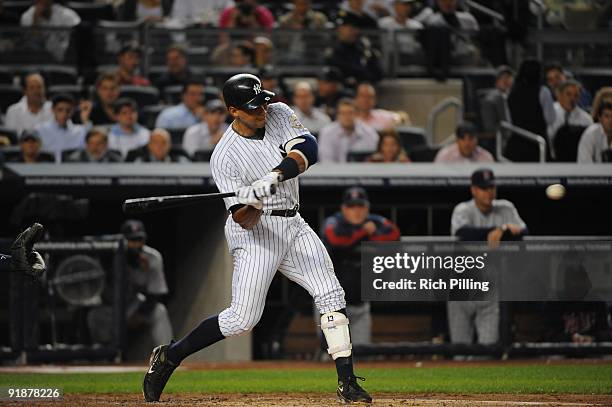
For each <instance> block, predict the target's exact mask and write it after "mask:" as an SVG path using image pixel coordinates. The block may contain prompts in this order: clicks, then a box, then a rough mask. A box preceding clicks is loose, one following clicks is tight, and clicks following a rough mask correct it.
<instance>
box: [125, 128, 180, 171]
mask: <svg viewBox="0 0 612 407" xmlns="http://www.w3.org/2000/svg"><path fill="white" fill-rule="evenodd" d="M171 147H172V140H171V139H170V133H168V132H167V131H166V130H164V129H160V128H157V129H154V130H153V131H152V132H151V138H150V139H149V143H148V144H147V145H146V146H144V147H141V148H138V149H136V150H132V151H130V153H129V154H128V158H127V161H133V162H136V163H170V162H172V163H185V162H189V159H188V158H187V157H185V156H184V155H181V154H174V153H172V152H171V150H170V149H171Z"/></svg>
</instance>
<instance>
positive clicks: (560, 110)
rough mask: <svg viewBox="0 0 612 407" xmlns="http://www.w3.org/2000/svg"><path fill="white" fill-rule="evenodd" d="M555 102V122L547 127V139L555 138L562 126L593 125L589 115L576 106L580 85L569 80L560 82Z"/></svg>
mask: <svg viewBox="0 0 612 407" xmlns="http://www.w3.org/2000/svg"><path fill="white" fill-rule="evenodd" d="M556 94H557V101H556V102H555V103H554V105H553V107H554V109H555V121H554V122H553V123H552V124H551V125H550V126H548V131H547V132H548V137H549V138H550V140H553V139H554V138H555V135H556V134H557V130H559V128H561V126H563V125H564V124H569V125H572V126H582V127H588V126H590V125H591V124H593V119H592V118H591V115H590V114H588V113H587V112H585V111H584V110H582V108H580V107H579V106H578V101H579V100H580V83H579V82H577V81H575V80H573V79H570V80H567V81H565V82H562V83H561V84H560V85H559V86H558V87H557V89H556Z"/></svg>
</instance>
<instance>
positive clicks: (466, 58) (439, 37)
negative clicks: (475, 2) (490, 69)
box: [415, 0, 480, 79]
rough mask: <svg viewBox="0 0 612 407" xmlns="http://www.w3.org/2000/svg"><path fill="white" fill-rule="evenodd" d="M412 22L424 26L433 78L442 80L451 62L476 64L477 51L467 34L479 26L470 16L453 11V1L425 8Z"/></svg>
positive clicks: (442, 0)
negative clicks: (416, 21) (415, 21)
mask: <svg viewBox="0 0 612 407" xmlns="http://www.w3.org/2000/svg"><path fill="white" fill-rule="evenodd" d="M415 19H416V20H418V21H420V22H421V23H422V24H423V25H424V26H425V27H426V30H425V32H424V35H425V37H424V38H425V39H424V44H425V45H424V47H425V52H426V56H427V66H428V69H429V71H430V73H432V74H433V75H434V76H435V77H436V78H439V79H442V78H445V77H446V75H447V73H448V69H449V66H450V64H451V63H455V64H461V65H465V64H467V65H470V64H471V65H473V64H476V63H478V62H479V59H480V58H479V52H478V49H477V48H476V46H475V45H474V44H473V43H472V40H471V38H470V34H471V33H473V32H475V31H478V30H479V29H480V27H479V26H478V22H477V21H476V19H475V18H474V16H473V15H471V14H470V13H468V12H464V11H458V10H457V0H436V8H435V9H434V8H432V7H426V8H425V9H423V11H421V13H419V15H417V16H416V17H415Z"/></svg>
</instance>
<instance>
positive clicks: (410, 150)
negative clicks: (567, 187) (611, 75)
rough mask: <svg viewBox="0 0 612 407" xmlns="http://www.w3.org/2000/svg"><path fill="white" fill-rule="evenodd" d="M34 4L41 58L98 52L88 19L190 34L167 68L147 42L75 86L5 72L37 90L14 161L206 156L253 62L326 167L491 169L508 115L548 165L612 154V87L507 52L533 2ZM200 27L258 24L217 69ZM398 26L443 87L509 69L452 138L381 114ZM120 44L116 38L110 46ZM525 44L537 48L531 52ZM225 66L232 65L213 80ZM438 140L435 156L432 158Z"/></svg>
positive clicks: (20, 119) (11, 123) (515, 145)
mask: <svg viewBox="0 0 612 407" xmlns="http://www.w3.org/2000/svg"><path fill="white" fill-rule="evenodd" d="M31 3H32V5H31V6H30V7H28V8H27V9H25V11H23V12H22V14H21V15H17V13H16V12H15V11H16V9H14V8H13V9H11V8H8V7H0V10H1V11H0V19H1V20H2V22H3V24H6V26H7V27H9V26H10V24H14V25H21V26H22V27H24V28H25V27H28V28H29V30H31V32H30V34H31V35H30V36H29V39H28V41H29V42H31V43H36V42H38V44H39V47H38V48H36V47H34V48H35V49H37V52H38V53H39V56H40V59H39V61H38V62H39V63H38V64H37V66H39V67H40V66H44V65H43V64H41V63H42V62H43V61H45V60H48V58H51V59H55V61H54V62H57V61H61V60H62V58H63V57H64V56H65V55H66V53H67V52H70V51H69V50H70V49H73V48H75V47H76V48H78V47H79V46H80V47H82V46H83V44H80V45H79V41H76V39H75V32H76V33H78V35H85V33H86V32H87V31H86V30H85V29H84V28H82V27H89V28H90V29H91V25H92V24H93V25H96V24H102V22H101V21H97V19H99V20H103V19H114V20H116V21H114V22H115V23H117V24H119V23H120V22H126V21H128V22H137V23H139V24H145V25H155V26H156V27H165V28H167V29H168V30H174V31H172V33H173V34H172V35H171V38H172V40H173V41H174V42H173V43H169V44H167V46H165V49H164V50H163V51H162V50H155V52H164V53H165V55H164V57H165V66H163V67H161V66H158V67H157V69H153V67H152V66H150V65H149V64H150V59H151V58H149V57H148V55H147V53H151V52H152V51H151V50H150V49H147V48H146V47H144V46H143V44H138V43H135V42H134V41H128V42H126V43H124V44H119V46H115V48H116V51H115V66H114V67H113V66H109V65H99V66H97V67H95V69H94V70H93V72H94V73H95V75H92V74H91V70H90V71H87V72H85V71H86V70H83V71H82V72H78V73H79V74H81V75H77V76H75V77H74V78H73V79H72V80H70V79H65V80H63V81H62V80H58V79H57V75H54V74H53V65H48V66H46V68H44V69H40V70H39V71H37V70H36V66H34V67H32V69H31V70H28V69H20V68H19V67H15V66H9V65H7V66H5V67H4V68H5V69H4V72H6V75H4V76H2V75H0V77H2V78H4V79H5V81H6V82H7V84H6V85H0V88H1V89H0V93H3V92H5V93H6V92H8V93H6V95H3V96H6V97H5V98H4V99H5V100H7V101H8V100H14V99H15V98H17V97H18V96H19V95H16V94H15V92H16V90H18V91H19V92H22V95H21V97H20V98H19V100H17V101H16V102H15V103H12V104H11V103H8V102H6V101H5V102H4V105H5V106H2V107H1V108H2V112H1V116H0V120H1V123H2V124H1V126H2V127H1V128H0V146H2V147H0V153H2V155H1V156H0V159H1V160H3V161H7V162H11V161H13V162H14V161H16V162H26V163H35V162H48V161H50V158H51V157H52V158H53V160H51V161H55V162H56V163H62V162H104V163H112V162H121V161H129V162H189V161H206V160H208V158H209V157H210V154H211V151H212V149H213V148H214V146H215V144H216V142H217V141H218V140H219V138H220V136H221V135H222V132H223V130H224V129H225V128H226V126H227V124H228V123H227V121H228V116H227V115H226V114H225V112H224V108H223V104H222V102H219V101H218V100H219V99H220V98H221V95H220V92H219V90H218V86H219V85H221V84H222V82H223V80H224V79H225V78H227V77H229V76H230V75H231V74H233V73H236V72H240V71H244V70H246V71H249V72H254V73H257V74H259V76H260V77H261V78H262V81H263V83H264V87H265V88H266V89H269V90H272V91H274V92H275V93H276V97H275V99H274V100H273V102H276V101H282V102H286V103H288V104H290V105H291V106H292V108H293V109H294V111H295V113H296V115H297V117H298V119H299V120H300V121H301V122H302V123H304V124H305V126H306V127H307V128H309V129H310V130H311V132H312V133H313V134H314V135H315V136H317V137H318V138H319V144H320V149H321V157H322V159H321V161H323V162H324V161H327V162H346V161H369V162H377V163H380V162H404V163H408V162H411V161H436V162H470V161H482V162H491V161H493V160H494V158H493V155H492V154H491V153H493V152H494V144H491V143H488V144H487V145H485V146H482V147H481V146H479V145H478V140H479V138H480V137H482V136H483V135H484V136H486V135H489V136H490V135H491V134H494V133H495V132H497V131H498V130H499V129H500V123H501V122H502V121H506V122H509V123H512V124H513V125H515V126H518V127H520V128H522V129H525V130H528V131H530V132H532V133H535V134H537V135H539V136H541V137H543V139H544V140H545V142H546V161H562V162H576V161H578V162H582V163H584V162H602V161H608V160H609V159H610V156H611V154H610V151H609V150H610V147H611V146H612V105H611V104H610V102H611V101H612V91H611V90H610V88H609V87H603V88H601V89H599V88H597V89H594V88H591V89H587V88H586V87H585V86H583V85H582V84H581V83H580V82H579V81H578V80H577V78H575V77H574V76H573V75H572V73H571V72H570V71H569V70H568V69H567V68H566V67H564V66H562V65H561V64H559V63H546V64H543V63H542V62H541V61H537V60H535V59H532V58H527V57H525V58H522V62H521V63H520V65H518V66H517V67H515V68H516V71H515V69H514V68H513V67H511V66H509V65H508V64H507V63H508V60H509V58H508V57H507V55H506V54H507V52H501V54H500V53H499V52H498V51H499V48H500V47H501V48H504V47H506V46H507V44H509V43H511V42H514V43H521V41H522V39H524V36H525V35H526V34H525V32H526V31H528V30H529V29H530V24H533V20H534V18H535V16H534V15H533V10H529V9H527V10H524V9H523V8H522V6H521V5H520V4H519V3H521V2H502V1H498V2H484V3H483V5H486V6H487V7H490V8H491V11H496V12H498V13H500V14H502V15H504V16H505V17H506V19H505V20H503V22H504V24H505V26H504V27H502V29H498V28H499V27H497V25H498V22H491V21H490V17H489V16H488V15H486V14H478V9H476V10H475V12H474V13H472V12H471V11H472V10H473V9H471V8H469V7H466V4H463V2H462V1H460V0H430V1H422V2H419V1H415V0H389V1H386V0H370V1H365V0H346V1H344V2H338V3H337V4H336V3H335V2H317V1H314V2H313V1H310V0H294V1H292V2H266V3H263V2H258V1H256V0H241V1H230V0H217V1H206V2H198V1H193V0H174V1H171V0H149V1H145V0H124V1H118V2H117V1H114V2H105V1H97V2H94V3H93V6H92V4H91V3H87V4H88V5H89V6H88V8H87V10H88V13H89V14H87V13H86V12H84V11H83V10H84V9H85V8H82V7H83V4H84V3H78V2H71V3H67V4H63V2H60V1H56V0H35V1H33V2H31ZM546 3H547V5H548V11H547V13H546V14H545V16H546V20H545V21H546V24H547V26H549V27H557V28H558V27H564V28H566V29H568V30H569V29H571V28H572V26H571V25H570V24H569V23H568V22H567V21H565V20H564V19H563V18H562V17H563V13H561V17H559V15H558V14H559V10H561V8H559V5H558V4H557V3H559V2H557V1H552V0H550V1H548V2H546ZM570 3H571V2H570ZM600 3H601V2H598V1H592V2H588V4H589V7H590V8H589V10H595V11H597V19H596V20H595V21H596V24H595V26H594V27H593V28H597V27H599V28H604V29H605V28H609V26H610V20H609V17H610V7H609V5H603V4H600ZM604 3H605V2H604ZM0 4H2V2H0ZM79 4H81V6H79ZM71 7H72V8H71ZM96 12H97V13H99V15H97V14H95V13H96ZM512 13H514V15H515V16H516V15H519V14H521V13H523V14H524V13H527V14H526V15H527V18H525V19H524V20H523V23H522V28H521V29H517V28H516V27H514V25H516V24H518V20H516V18H515V19H511V18H510V16H511V15H513V14H512ZM555 13H557V14H555ZM566 14H568V13H567V10H566ZM555 16H556V17H555ZM477 17H478V18H477ZM566 20H567V18H566ZM36 27H61V28H64V29H67V28H72V31H57V32H55V31H51V32H49V33H46V34H45V35H42V38H40V37H41V34H40V33H39V32H37V31H36ZM79 27H81V28H79ZM193 27H209V28H210V27H213V28H222V29H228V30H236V29H238V30H239V31H240V30H242V31H241V36H235V35H233V34H234V31H228V32H226V31H220V32H219V35H218V41H216V42H215V47H214V49H211V50H210V59H209V61H208V63H209V64H210V66H209V65H204V66H202V65H200V64H199V63H196V62H192V61H191V57H192V54H193V50H192V49H190V48H189V44H188V41H182V40H181V37H180V35H179V34H177V33H180V31H181V29H183V28H186V29H189V28H193ZM275 29H288V30H291V31H290V34H287V35H283V36H280V37H278V38H276V42H277V43H276V44H275V43H274V42H273V41H272V36H271V35H270V34H271V33H273V32H274V30H275ZM84 30H85V31H84ZM312 30H330V31H331V32H333V33H335V34H334V38H333V41H332V42H331V43H330V44H328V46H326V48H325V49H324V52H323V55H319V56H318V58H319V61H317V64H318V65H317V67H316V69H315V70H313V71H312V72H314V74H315V76H311V77H306V78H301V80H297V81H296V80H293V81H291V80H290V79H293V78H288V77H287V76H286V75H281V74H280V70H279V69H278V68H279V63H281V62H282V63H292V62H293V63H298V64H299V63H304V62H305V61H304V58H307V55H308V52H307V50H305V49H304V48H305V47H306V48H307V47H308V46H309V44H308V42H307V41H306V38H307V36H308V35H309V33H311V32H312ZM396 30H399V32H398V33H397V36H396V37H395V41H396V42H395V44H393V45H395V46H397V48H398V52H397V57H398V58H399V61H398V63H399V64H400V66H404V65H411V64H415V65H417V66H422V67H425V68H426V70H425V75H426V76H430V77H433V78H435V79H437V80H441V81H444V80H445V78H446V77H447V76H448V75H449V69H451V68H452V67H455V66H471V67H474V66H476V67H489V68H493V67H495V66H496V68H495V75H494V76H495V77H494V78H493V79H492V83H490V84H488V85H486V86H483V87H482V88H481V89H477V90H476V91H477V92H474V91H472V95H468V96H464V99H468V98H474V97H475V98H477V99H478V100H477V102H476V104H475V106H476V107H475V108H472V109H471V110H472V111H471V112H469V110H470V109H468V108H467V106H466V108H465V109H464V113H466V114H465V116H466V119H470V121H466V122H465V123H460V124H459V126H458V129H457V131H456V132H455V134H449V135H448V138H447V139H446V141H445V142H444V143H442V144H441V145H435V146H427V145H423V144H424V142H423V141H419V140H417V141H415V140H414V139H411V137H413V135H412V134H406V133H405V132H403V131H402V130H403V128H404V127H405V126H410V125H411V124H412V123H411V118H410V115H409V114H408V113H407V112H405V111H390V110H385V109H381V108H377V105H378V103H377V102H378V101H377V90H378V89H377V84H378V82H380V81H381V80H382V79H384V78H386V77H387V76H386V73H387V71H386V68H385V61H384V58H383V56H382V50H383V49H384V48H385V47H386V46H388V44H387V45H385V44H384V42H385V41H384V39H385V38H387V37H371V36H370V35H369V34H371V33H372V32H375V33H392V32H393V31H396ZM521 30H522V31H521ZM71 32H72V34H71ZM244 32H246V34H244ZM517 32H521V33H522V34H520V33H517ZM117 35H118V34H117ZM521 35H522V36H521ZM381 38H383V41H382V43H381V41H380V39H381ZM183 39H184V38H183ZM377 39H378V40H377ZM10 41H11V40H10V36H8V37H7V39H6V41H5V42H6V43H5V44H3V46H4V48H5V50H6V52H10V50H11V46H10ZM117 41H118V39H117V38H116V37H114V36H113V35H112V34H108V33H107V34H106V36H105V42H106V47H107V48H109V49H110V48H112V47H111V44H113V43H114V42H117ZM81 42H82V41H81ZM283 42H286V44H283ZM75 43H77V44H76V45H75ZM88 45H91V44H88ZM88 45H86V46H88ZM492 49H496V50H497V51H495V52H493V51H492ZM81 51H82V50H81ZM524 52H525V55H528V54H529V52H530V50H529V49H527V48H525V49H524ZM7 55H8V54H7ZM35 55H36V54H35ZM79 55H81V54H79ZM515 62H517V61H515ZM77 65H78V64H77ZM77 67H80V66H77ZM209 67H217V68H219V67H222V68H228V70H227V71H224V72H223V74H222V75H220V74H218V73H217V74H215V75H212V73H211V75H207V70H208V68H209ZM72 68H75V67H72ZM213 71H214V70H212V69H211V72H213ZM214 72H218V71H214ZM144 73H147V74H148V75H145V74H144ZM296 79H300V78H296ZM89 82H92V83H91V84H90V83H89ZM215 85H216V86H215ZM10 92H12V93H10ZM476 93H477V94H478V95H477V96H475V94H476ZM464 103H465V104H466V105H467V103H468V100H464ZM489 138H490V137H489ZM419 143H421V145H419ZM424 148H425V149H428V150H429V153H428V154H425V158H423V154H422V151H423V149H424ZM487 149H488V150H489V151H487ZM504 156H505V157H507V158H508V159H510V160H511V161H538V152H537V149H536V148H535V147H534V145H533V144H532V143H531V142H529V141H526V140H525V139H524V138H523V137H519V136H518V135H517V134H509V135H508V141H507V143H506V145H505V148H504ZM497 158H499V157H497Z"/></svg>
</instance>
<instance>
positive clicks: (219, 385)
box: [0, 365, 612, 394]
mask: <svg viewBox="0 0 612 407" xmlns="http://www.w3.org/2000/svg"><path fill="white" fill-rule="evenodd" d="M358 373H359V374H361V375H363V376H365V377H367V382H366V383H365V384H364V385H365V387H366V388H367V389H368V390H369V391H370V392H373V393H380V392H384V393H425V392H436V393H464V394H465V393H517V394H518V393H525V394H527V393H547V394H554V393H559V394H562V393H574V394H612V365H601V366H597V365H587V366H577V365H521V366H495V367H471V366H466V367H461V366H460V367H432V368H429V367H428V368H390V369H380V368H377V369H374V368H371V369H359V371H358ZM142 376H143V374H142V373H99V374H90V373H71V374H30V373H23V374H0V387H2V386H20V387H34V386H36V387H56V386H58V387H63V389H64V391H65V392H66V393H133V392H137V393H138V392H140V386H141V383H142ZM334 388H335V372H334V369H333V368H330V369H303V370H281V369H279V370H271V369H261V370H208V371H177V372H175V373H174V375H173V376H172V379H171V380H170V383H168V386H167V388H166V392H169V393H176V392H186V393H233V392H236V393H261V392H272V393H273V392H315V393H318V392H333V391H334Z"/></svg>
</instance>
